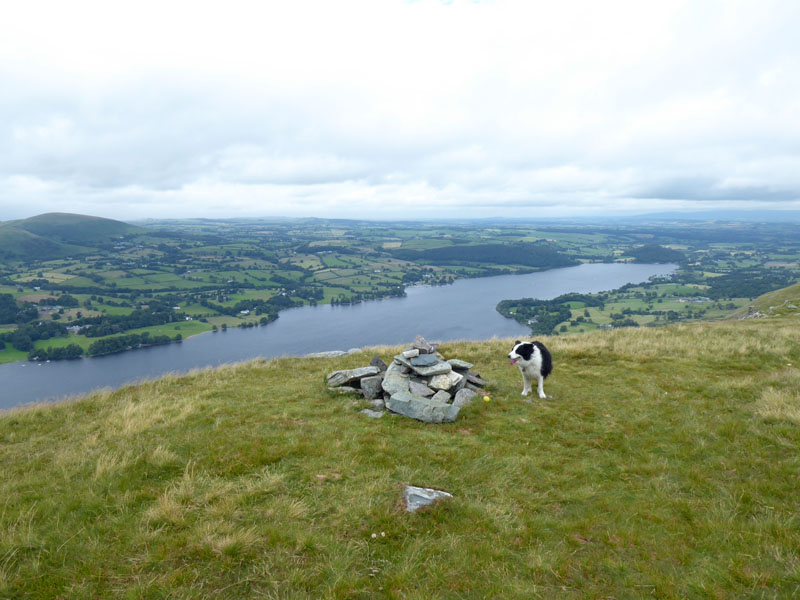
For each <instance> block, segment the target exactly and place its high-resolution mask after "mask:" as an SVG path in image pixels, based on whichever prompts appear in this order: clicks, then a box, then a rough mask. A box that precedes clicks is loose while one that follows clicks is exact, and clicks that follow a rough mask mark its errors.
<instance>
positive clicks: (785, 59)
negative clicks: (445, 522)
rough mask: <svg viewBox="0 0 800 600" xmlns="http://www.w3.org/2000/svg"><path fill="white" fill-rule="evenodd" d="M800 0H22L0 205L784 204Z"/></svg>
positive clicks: (520, 210)
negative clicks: (47, 0)
mask: <svg viewBox="0 0 800 600" xmlns="http://www.w3.org/2000/svg"><path fill="white" fill-rule="evenodd" d="M799 26H800V2H797V1H796V0H785V1H774V2H773V1H769V0H758V1H752V2H749V1H742V2H738V1H735V0H724V1H719V2H716V1H704V0H692V1H687V2H680V1H672V0H653V1H649V0H634V1H631V2H616V1H602V2H601V1H597V0H590V1H582V2H578V1H574V2H570V1H564V2H553V1H546V2H537V1H533V0H521V1H514V0H490V1H485V2H476V1H469V0H452V1H442V0H418V1H408V0H363V1H359V0H335V1H334V0H319V1H312V0H283V1H280V2H279V1H261V2H237V1H231V0H226V1H225V2H219V1H215V2H204V1H198V0H192V1H187V2H179V1H167V0H158V1H155V2H150V1H147V0H137V1H136V2H114V1H108V0H100V1H98V2H86V1H81V0H69V1H64V0H58V1H53V2H40V1H36V0H24V1H19V2H7V3H4V5H3V7H2V10H1V11H0V221H2V220H8V219H18V218H24V217H29V216H33V215H36V214H39V213H43V212H51V211H58V212H76V213H83V214H90V215H97V216H103V217H110V218H117V219H123V220H132V219H139V218H148V217H153V218H166V217H245V216H252V217H257V216H319V217H346V218H373V219H391V218H398V217H401V218H419V219H425V218H433V217H437V218H438V217H447V216H452V217H551V216H591V215H600V214H613V213H619V214H631V213H644V212H653V211H670V212H672V211H691V210H708V209H712V208H741V209H754V208H755V209H781V210H787V209H792V210H800V35H798V33H797V32H798V27H799Z"/></svg>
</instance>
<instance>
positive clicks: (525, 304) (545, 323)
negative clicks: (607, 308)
mask: <svg viewBox="0 0 800 600" xmlns="http://www.w3.org/2000/svg"><path fill="white" fill-rule="evenodd" d="M605 299H606V297H605V296H589V295H587V294H563V295H561V296H558V297H557V298H553V299H552V300H538V299H536V298H522V299H520V300H501V301H500V303H499V304H498V305H497V311H498V312H499V313H500V314H501V315H503V316H504V317H508V318H511V319H515V320H516V321H519V322H520V323H522V324H523V325H528V327H530V328H531V333H533V334H537V333H538V334H542V335H546V334H549V333H552V332H553V331H554V330H555V328H556V326H557V325H558V324H559V323H563V322H564V321H569V320H570V319H571V318H572V308H571V307H572V304H573V303H582V304H583V305H584V306H598V307H602V306H603V305H604V302H605ZM529 321H530V322H529Z"/></svg>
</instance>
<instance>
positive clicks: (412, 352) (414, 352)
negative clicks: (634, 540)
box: [403, 348, 419, 358]
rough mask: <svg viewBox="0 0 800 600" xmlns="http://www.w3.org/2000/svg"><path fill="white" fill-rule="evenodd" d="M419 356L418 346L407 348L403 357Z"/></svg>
mask: <svg viewBox="0 0 800 600" xmlns="http://www.w3.org/2000/svg"><path fill="white" fill-rule="evenodd" d="M417 356H419V350H417V349H416V348H412V349H411V350H406V351H405V352H403V357H405V358H416V357H417Z"/></svg>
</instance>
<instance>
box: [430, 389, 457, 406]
mask: <svg viewBox="0 0 800 600" xmlns="http://www.w3.org/2000/svg"><path fill="white" fill-rule="evenodd" d="M431 400H433V401H434V402H444V403H445V404H449V403H450V402H451V401H452V400H453V398H451V397H450V394H448V393H447V392H445V391H444V390H439V391H438V392H436V393H435V394H434V395H433V398H431Z"/></svg>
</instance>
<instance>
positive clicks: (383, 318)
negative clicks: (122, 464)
mask: <svg viewBox="0 0 800 600" xmlns="http://www.w3.org/2000/svg"><path fill="white" fill-rule="evenodd" d="M674 270H675V265H637V264H616V263H615V264H587V265H580V266H577V267H568V268H564V269H553V270H550V271H543V272H540V273H531V274H528V275H501V276H498V277H487V278H481V279H460V280H457V281H456V282H455V283H453V284H452V285H448V286H441V287H411V288H408V289H407V290H406V292H407V296H406V297H405V298H387V299H384V300H379V301H374V302H364V303H361V304H356V305H354V306H329V305H323V306H314V307H312V306H303V307H300V308H292V309H289V310H285V311H282V312H281V313H280V318H279V319H278V320H277V321H275V322H273V323H270V324H269V325H267V326H266V327H255V328H252V329H229V330H228V331H226V332H222V331H220V332H218V333H205V334H202V335H198V336H195V337H192V338H189V339H187V340H184V342H183V343H181V344H170V345H167V346H157V347H154V348H145V349H141V350H135V351H131V352H124V353H121V354H114V355H111V356H103V357H97V358H84V359H81V360H72V361H60V362H51V363H32V362H18V363H11V364H7V365H1V366H0V409H4V408H10V407H12V406H18V405H20V404H25V403H28V402H34V401H42V400H57V399H62V398H65V397H68V396H73V395H77V394H86V393H89V392H91V391H93V390H97V389H101V388H114V389H116V388H119V387H122V386H123V385H125V384H128V383H132V382H136V381H141V380H144V379H154V378H158V377H161V376H162V375H164V374H166V373H175V372H178V373H180V372H186V371H189V370H191V369H195V368H202V367H208V366H212V367H213V366H218V365H221V364H225V363H232V362H239V361H244V360H249V359H253V358H258V357H263V358H272V357H277V356H302V355H304V354H309V353H312V352H323V351H327V350H348V349H350V348H361V347H364V346H378V345H386V344H389V345H394V344H403V343H408V342H411V341H413V339H414V336H416V335H417V334H420V335H422V336H424V337H425V338H427V339H428V340H430V341H436V342H441V341H453V340H460V339H469V340H482V339H491V338H493V337H499V338H502V337H525V336H527V335H528V334H529V329H528V328H527V327H524V326H522V325H520V324H519V323H517V322H516V321H513V320H511V319H506V318H504V317H502V316H501V315H500V314H499V313H498V312H497V311H496V310H495V306H497V303H498V302H499V301H500V300H504V299H509V298H540V299H549V298H555V297H556V296H559V295H561V294H566V293H569V292H583V293H591V292H601V291H606V290H612V289H615V288H618V287H620V286H622V285H625V284H626V283H640V282H643V281H647V279H648V278H649V277H651V276H653V275H665V274H668V273H671V272H672V271H674Z"/></svg>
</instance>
